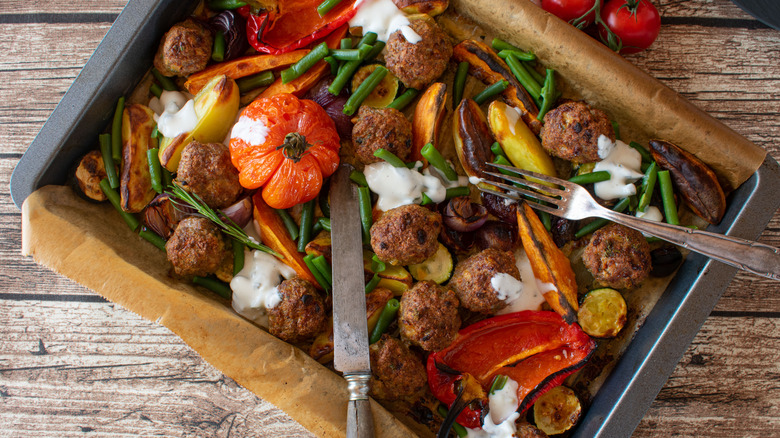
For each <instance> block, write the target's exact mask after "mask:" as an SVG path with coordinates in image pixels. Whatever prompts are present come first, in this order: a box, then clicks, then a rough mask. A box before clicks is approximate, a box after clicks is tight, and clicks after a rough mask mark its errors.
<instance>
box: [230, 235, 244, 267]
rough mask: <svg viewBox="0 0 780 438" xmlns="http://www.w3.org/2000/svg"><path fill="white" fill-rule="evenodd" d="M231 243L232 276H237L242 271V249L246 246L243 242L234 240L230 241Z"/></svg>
mask: <svg viewBox="0 0 780 438" xmlns="http://www.w3.org/2000/svg"><path fill="white" fill-rule="evenodd" d="M232 243H233V276H236V275H238V273H239V272H241V270H242V269H244V249H245V248H246V245H244V242H240V241H238V240H236V239H232Z"/></svg>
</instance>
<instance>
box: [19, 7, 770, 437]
mask: <svg viewBox="0 0 780 438" xmlns="http://www.w3.org/2000/svg"><path fill="white" fill-rule="evenodd" d="M450 8H454V9H456V10H457V11H458V12H460V13H462V14H464V15H465V16H467V17H469V18H471V19H473V20H475V21H477V22H481V23H483V26H484V28H485V30H486V31H487V33H488V34H495V35H497V36H500V37H502V38H504V39H506V40H508V41H510V42H512V43H514V44H516V45H518V46H520V47H522V48H524V49H529V50H532V51H534V52H535V53H536V54H537V56H538V57H539V58H540V59H542V60H543V62H544V64H545V65H547V66H549V67H552V68H555V69H556V71H557V73H558V78H559V80H560V81H561V82H562V85H563V87H564V89H565V91H564V93H565V95H566V96H570V97H574V98H582V99H586V100H588V101H589V102H590V103H591V104H593V105H594V106H596V107H598V108H601V109H603V110H604V111H606V112H607V114H609V115H610V116H611V117H612V118H613V119H615V120H617V121H618V122H619V123H620V125H621V132H622V133H623V137H624V138H625V139H630V140H636V141H639V142H640V143H643V144H646V141H647V140H648V139H650V138H661V139H665V140H668V141H671V142H673V143H676V144H677V145H679V146H681V147H683V148H685V149H687V150H689V151H691V152H692V153H694V154H696V155H697V156H698V157H699V158H701V159H702V160H703V161H705V162H706V163H708V164H709V165H710V166H712V167H713V168H714V169H715V170H716V172H717V173H718V175H719V177H720V178H722V180H723V181H724V182H726V183H727V184H728V185H730V186H731V187H734V188H735V187H737V186H739V185H740V184H741V183H742V182H744V181H745V180H746V179H747V178H748V177H749V176H750V175H752V174H753V173H754V172H755V170H756V169H757V168H758V167H759V166H760V165H761V163H762V161H763V159H764V156H765V154H766V153H765V151H763V150H761V149H760V148H758V147H757V146H755V145H753V144H752V143H750V142H749V141H747V140H746V139H745V138H743V137H741V136H740V135H738V134H736V133H735V132H734V131H732V130H731V129H729V128H728V127H726V126H724V125H723V124H721V123H720V122H718V121H717V120H715V119H714V118H712V117H710V116H708V115H707V114H705V113H704V112H702V111H701V110H699V109H697V108H696V107H694V106H693V105H692V104H690V103H689V102H688V101H686V100H685V99H684V98H682V97H680V96H679V95H677V94H676V93H675V92H673V91H672V90H670V89H669V88H667V87H665V86H664V85H662V84H661V83H660V82H658V81H656V80H655V79H653V78H652V77H650V76H648V75H646V74H645V73H643V72H642V71H640V70H639V69H637V68H636V67H634V66H633V65H631V64H630V63H628V62H627V61H625V60H623V59H622V58H621V57H619V56H617V55H615V54H613V53H612V52H610V51H609V50H608V49H606V48H605V47H604V46H602V45H600V44H599V43H598V42H596V41H594V40H592V39H590V38H589V37H588V36H587V35H585V34H583V33H582V32H580V31H577V30H576V29H574V28H572V27H571V26H569V25H567V24H565V23H563V22H561V21H559V20H557V19H556V18H554V17H552V16H550V15H548V14H546V13H545V12H544V11H542V10H541V9H539V8H537V7H536V6H534V5H533V4H531V3H530V2H528V1H527V0H505V1H482V0H452V1H451V5H450ZM447 14H453V13H452V12H448V13H447ZM454 15H457V14H454ZM449 17H450V18H451V17H452V15H449ZM443 19H449V18H448V17H443ZM473 31H474V30H473V29H471V30H469V31H468V33H469V34H471V33H472V32H473ZM22 221H23V224H22V232H23V236H22V251H23V253H24V254H26V255H31V256H33V258H34V259H35V260H36V261H37V262H38V263H40V264H42V265H44V266H47V267H49V268H50V269H52V270H54V271H56V272H58V273H61V274H63V275H65V276H67V277H69V278H71V279H73V280H74V281H76V282H78V283H80V284H83V285H84V286H86V287H89V288H90V289H92V290H95V291H96V292H98V293H99V294H100V295H102V296H103V297H105V298H107V299H109V300H111V301H113V302H115V303H118V304H120V305H122V306H123V307H125V308H127V309H128V310H130V311H132V312H135V313H137V314H139V315H141V316H142V317H144V318H146V319H149V320H152V321H157V322H159V323H160V324H163V325H164V326H166V327H168V328H169V329H171V330H172V331H173V332H174V333H176V334H177V335H179V336H180V337H181V338H182V339H183V340H184V342H186V343H187V344H188V345H190V346H191V347H192V348H193V349H195V350H196V351H197V352H198V353H199V354H200V355H201V356H202V357H203V358H204V359H205V360H206V361H208V362H209V363H211V364H212V365H214V366H215V367H216V368H218V369H219V370H220V371H222V372H223V373H225V374H226V375H228V376H230V377H231V378H233V379H234V380H235V381H236V382H238V383H239V384H241V385H242V386H244V387H246V388H247V389H249V390H251V391H253V392H254V393H256V394H258V395H259V396H261V397H262V398H264V399H266V400H268V401H269V402H271V403H273V404H275V405H276V406H278V407H279V408H281V409H282V410H284V411H285V412H287V413H288V414H289V415H290V416H291V417H292V418H293V419H295V420H296V421H298V422H299V423H301V424H302V425H303V426H304V427H306V428H307V429H309V430H310V431H312V432H313V433H315V434H317V435H320V436H343V435H344V433H345V420H346V409H345V407H346V402H347V390H346V384H345V382H344V380H343V379H342V378H341V377H339V376H338V375H336V374H335V373H333V372H331V371H330V370H328V369H327V368H325V367H324V366H322V365H320V364H319V363H317V362H316V361H314V360H313V359H311V358H310V357H308V356H307V355H306V354H305V353H303V352H302V351H300V350H298V349H296V348H294V347H292V346H290V345H288V344H286V343H284V342H282V341H280V340H278V339H276V338H275V337H273V336H271V335H269V334H268V333H266V332H265V331H263V330H261V329H260V328H258V327H257V326H255V325H253V324H251V323H249V322H248V321H246V320H244V319H243V318H241V317H239V316H238V315H236V314H235V313H234V312H233V311H232V309H231V308H230V303H228V302H227V301H224V300H220V299H218V298H214V297H213V296H211V295H208V294H207V293H205V292H202V291H200V290H198V289H196V288H195V287H193V286H190V285H188V284H186V283H182V282H179V281H175V280H172V279H170V278H169V277H168V275H167V272H168V262H167V260H166V258H165V254H164V253H163V252H161V251H159V250H158V249H156V248H155V247H153V246H152V245H150V244H148V243H147V242H145V241H143V240H142V239H141V238H140V237H138V236H137V235H135V234H133V233H132V232H130V230H129V229H128V228H127V227H126V226H125V225H124V223H122V221H121V219H119V217H118V215H117V214H116V212H115V211H114V210H113V208H112V207H111V206H110V205H107V204H105V205H96V204H91V203H88V202H86V201H83V200H81V199H79V198H77V197H76V196H75V195H74V194H73V193H72V191H71V189H70V188H67V187H54V186H50V187H44V188H42V189H40V190H38V191H36V192H35V193H33V194H32V195H31V196H30V197H28V198H27V200H26V201H25V203H24V205H23V208H22ZM372 407H373V412H374V421H375V425H376V431H377V436H379V437H390V436H412V435H413V432H412V431H411V430H409V429H408V428H406V427H405V426H404V425H403V424H402V423H401V422H399V421H398V420H397V419H396V418H394V417H393V416H392V415H391V414H389V413H388V412H387V411H386V410H385V409H384V408H382V407H381V406H380V405H378V404H376V403H373V404H372Z"/></svg>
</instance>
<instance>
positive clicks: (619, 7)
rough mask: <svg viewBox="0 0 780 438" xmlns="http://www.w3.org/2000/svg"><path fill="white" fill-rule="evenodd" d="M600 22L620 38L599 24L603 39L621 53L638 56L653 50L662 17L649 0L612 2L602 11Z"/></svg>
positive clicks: (614, 0) (606, 4) (608, 2)
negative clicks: (649, 49) (651, 47)
mask: <svg viewBox="0 0 780 438" xmlns="http://www.w3.org/2000/svg"><path fill="white" fill-rule="evenodd" d="M601 19H602V20H603V21H604V24H606V26H607V27H608V28H609V30H611V31H612V32H613V35H614V36H617V38H614V36H613V37H612V38H610V34H609V32H607V30H606V29H605V28H604V26H603V25H601V24H600V25H599V35H601V39H602V40H603V41H604V42H606V43H607V45H608V46H609V47H610V48H611V49H613V50H619V52H620V53H621V54H626V53H637V52H641V51H642V50H645V49H646V48H648V47H650V44H653V41H655V39H656V38H657V37H658V32H659V31H660V30H661V15H660V14H659V13H658V9H656V8H655V6H653V4H652V3H650V1H649V0H609V1H607V3H605V4H604V7H603V8H602V9H601Z"/></svg>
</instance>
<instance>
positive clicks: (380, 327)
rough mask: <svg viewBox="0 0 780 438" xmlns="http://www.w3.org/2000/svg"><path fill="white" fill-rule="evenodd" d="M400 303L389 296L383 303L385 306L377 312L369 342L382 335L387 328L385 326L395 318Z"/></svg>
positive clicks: (374, 341)
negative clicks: (377, 316) (377, 315)
mask: <svg viewBox="0 0 780 438" xmlns="http://www.w3.org/2000/svg"><path fill="white" fill-rule="evenodd" d="M399 307H400V303H399V302H398V300H397V299H395V298H390V300H388V301H387V303H386V304H385V308H384V309H382V313H380V314H379V319H378V320H377V322H376V326H374V331H372V332H371V337H370V338H369V340H368V343H369V344H374V343H376V342H377V341H379V339H380V338H381V337H382V334H383V333H384V332H385V331H386V330H387V327H388V326H389V325H390V323H391V322H393V320H394V319H395V315H396V313H398V308H399Z"/></svg>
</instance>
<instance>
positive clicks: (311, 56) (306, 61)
mask: <svg viewBox="0 0 780 438" xmlns="http://www.w3.org/2000/svg"><path fill="white" fill-rule="evenodd" d="M329 52H330V49H329V48H328V45H327V44H326V43H324V42H322V43H319V44H317V45H316V46H315V47H314V48H313V49H311V51H310V52H309V53H307V54H306V56H304V57H303V58H301V59H299V60H298V62H296V63H295V64H293V65H291V66H289V67H288V68H286V69H284V70H282V83H283V84H287V83H289V82H291V81H292V80H293V79H296V78H297V77H298V76H300V75H302V74H304V73H306V71H307V70H308V69H310V68H312V66H314V64H316V63H317V62H318V61H320V60H321V59H323V58H325V57H326V56H328V53H329Z"/></svg>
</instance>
